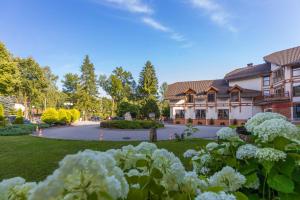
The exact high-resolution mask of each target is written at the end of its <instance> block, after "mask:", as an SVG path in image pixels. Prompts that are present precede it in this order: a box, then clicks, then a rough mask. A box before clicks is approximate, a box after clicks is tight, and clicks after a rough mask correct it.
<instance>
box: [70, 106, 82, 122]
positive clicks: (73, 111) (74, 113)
mask: <svg viewBox="0 0 300 200" xmlns="http://www.w3.org/2000/svg"><path fill="white" fill-rule="evenodd" d="M70 113H71V121H72V122H76V121H78V120H79V118H80V112H79V111H78V110H77V109H71V110H70Z"/></svg>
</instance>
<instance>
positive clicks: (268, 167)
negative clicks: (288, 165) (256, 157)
mask: <svg viewBox="0 0 300 200" xmlns="http://www.w3.org/2000/svg"><path fill="white" fill-rule="evenodd" d="M262 165H263V167H264V169H265V170H266V172H267V173H270V171H271V169H272V167H273V166H274V163H273V162H270V161H263V162H262Z"/></svg>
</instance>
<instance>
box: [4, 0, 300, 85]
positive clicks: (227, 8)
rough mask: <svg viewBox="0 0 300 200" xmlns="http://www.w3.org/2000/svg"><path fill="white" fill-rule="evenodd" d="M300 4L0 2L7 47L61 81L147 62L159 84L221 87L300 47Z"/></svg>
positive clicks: (281, 0) (234, 0) (239, 0)
mask: <svg viewBox="0 0 300 200" xmlns="http://www.w3.org/2000/svg"><path fill="white" fill-rule="evenodd" d="M299 9H300V1H299V0H251V1H249V0H26V1H25V0H0V41H2V42H4V43H5V44H6V46H7V47H8V48H9V50H10V51H11V52H12V53H13V54H14V55H16V56H22V57H27V56H33V57H34V58H35V59H36V60H37V61H38V62H39V63H40V64H41V65H43V66H45V65H47V66H50V67H51V68H52V70H53V71H54V73H56V74H57V75H59V76H60V77H62V76H63V74H65V73H67V72H77V71H78V70H79V66H80V65H81V62H82V59H83V57H84V55H86V54H88V55H90V57H91V60H92V62H93V63H94V65H95V68H96V72H97V74H109V73H110V72H111V71H112V70H113V69H114V68H115V67H117V66H123V67H124V68H125V69H127V70H129V71H131V72H132V73H133V75H134V76H135V77H136V78H137V76H138V74H139V72H140V70H141V68H142V67H143V65H144V63H145V62H146V61H147V60H151V61H152V63H153V64H154V65H155V67H156V71H157V75H158V77H159V81H160V82H163V81H167V82H168V83H172V82H176V81H185V80H200V79H216V78H222V77H223V76H224V74H225V73H226V72H228V71H230V70H232V69H235V68H237V67H241V66H245V65H246V64H247V63H250V62H253V63H254V64H259V63H261V62H263V60H262V57H263V56H264V55H266V54H268V53H271V52H273V51H276V50H281V49H286V48H289V47H294V46H299V44H300V26H299V21H300V12H299Z"/></svg>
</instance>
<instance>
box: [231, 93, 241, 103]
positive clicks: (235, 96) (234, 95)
mask: <svg viewBox="0 0 300 200" xmlns="http://www.w3.org/2000/svg"><path fill="white" fill-rule="evenodd" d="M239 96H240V95H239V92H231V94H230V100H231V101H232V102H237V101H240V97H239Z"/></svg>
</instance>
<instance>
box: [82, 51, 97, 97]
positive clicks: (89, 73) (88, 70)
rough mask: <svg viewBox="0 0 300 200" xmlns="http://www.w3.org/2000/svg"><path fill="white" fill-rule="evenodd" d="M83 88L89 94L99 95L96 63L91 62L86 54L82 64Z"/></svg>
mask: <svg viewBox="0 0 300 200" xmlns="http://www.w3.org/2000/svg"><path fill="white" fill-rule="evenodd" d="M80 78H81V88H82V90H84V91H85V92H86V93H87V94H88V95H90V96H92V97H96V96H97V95H98V88H97V83H96V79H97V77H96V74H95V68H94V64H93V63H91V61H90V58H89V56H88V55H86V56H85V58H84V61H83V64H82V65H81V77H80Z"/></svg>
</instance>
